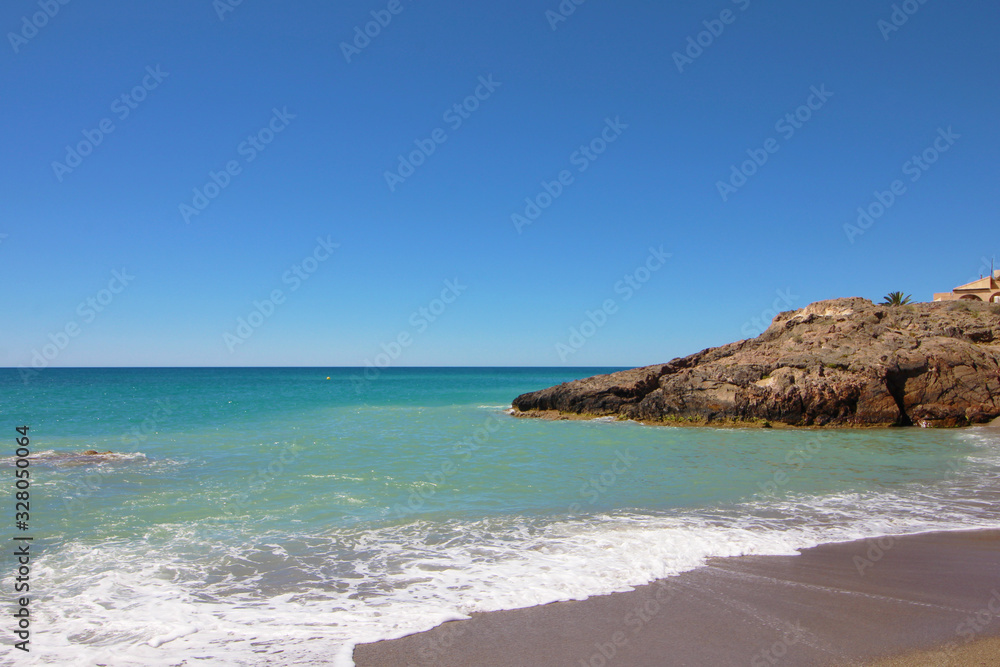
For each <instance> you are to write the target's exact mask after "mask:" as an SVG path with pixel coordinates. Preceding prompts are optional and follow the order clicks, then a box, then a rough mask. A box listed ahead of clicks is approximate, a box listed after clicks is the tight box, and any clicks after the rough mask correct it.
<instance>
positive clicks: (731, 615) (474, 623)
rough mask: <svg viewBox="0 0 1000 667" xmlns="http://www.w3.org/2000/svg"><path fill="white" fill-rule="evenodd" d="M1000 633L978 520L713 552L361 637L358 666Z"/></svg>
mask: <svg viewBox="0 0 1000 667" xmlns="http://www.w3.org/2000/svg"><path fill="white" fill-rule="evenodd" d="M997 637H1000V531H973V532H955V533H928V534H924V535H913V536H907V537H901V538H880V539H878V540H865V541H859V542H847V543H841V544H827V545H822V546H819V547H815V548H813V549H807V550H804V551H803V552H802V553H801V555H798V556H744V557H742V558H726V559H714V560H712V561H710V562H709V564H708V565H706V566H705V567H702V568H699V569H697V570H693V571H691V572H686V573H684V574H682V575H680V576H677V577H671V578H669V579H664V580H661V581H658V582H655V583H653V584H650V585H648V586H642V587H639V588H637V589H636V590H634V591H629V592H626V593H615V594H612V595H602V596H596V597H592V598H589V599H587V600H583V601H574V602H557V603H553V604H549V605H544V606H541V607H531V608H528V609H516V610H511V611H499V612H491V613H477V614H474V615H473V617H472V618H471V619H470V620H466V621H454V622H451V623H445V624H444V625H441V626H439V627H437V628H434V629H433V630H430V631H428V632H423V633H419V634H415V635H410V636H408V637H403V638H401V639H396V640H392V641H385V642H377V643H374V644H361V645H359V646H358V647H357V648H356V650H355V654H354V657H355V661H356V664H357V665H358V667H390V666H392V667H401V666H403V665H439V666H441V667H445V666H449V665H451V666H459V665H461V666H473V665H474V666H476V667H488V666H492V665H496V666H501V665H503V666H515V665H517V666H520V665H525V666H528V665H532V666H548V665H567V666H571V667H603V666H605V665H608V666H610V665H623V666H629V667H632V666H635V667H642V666H647V665H648V666H650V667H652V666H654V665H655V666H656V667H663V666H664V665H667V666H673V665H684V666H702V665H704V666H706V667H708V666H711V667H722V666H727V665H744V666H747V665H748V666H750V667H772V666H774V665H789V666H795V667H810V666H816V667H819V666H844V667H846V666H849V665H850V666H861V665H876V664H877V665H878V667H909V666H912V665H921V666H922V665H936V666H942V667H944V666H948V667H964V666H965V665H977V666H978V665H1000V642H998V641H991V640H992V639H993V638H997ZM916 651H924V652H925V653H923V654H914V652H916ZM928 651H929V652H930V653H927V652H928ZM887 658H892V659H893V660H896V662H891V661H881V662H880V660H885V659H887ZM921 660H922V661H923V662H921Z"/></svg>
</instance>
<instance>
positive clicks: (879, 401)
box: [511, 298, 1000, 427]
mask: <svg viewBox="0 0 1000 667" xmlns="http://www.w3.org/2000/svg"><path fill="white" fill-rule="evenodd" d="M995 311H997V306H996V305H995V304H987V303H983V302H971V301H951V302H936V303H918V304H912V305H908V306H896V307H893V306H883V305H875V304H873V303H872V302H871V301H868V300H867V299H861V298H846V299H833V300H830V301H819V302H817V303H813V304H810V305H809V306H806V307H805V308H802V309H801V310H796V311H789V312H785V313H781V314H780V315H778V316H777V317H775V318H774V320H773V321H772V322H771V326H770V327H769V328H768V329H767V331H765V332H764V333H762V334H761V335H760V336H758V337H756V338H752V339H748V340H742V341H738V342H735V343H730V344H728V345H723V346H721V347H715V348H709V349H707V350H702V351H701V352H698V353H696V354H692V355H690V356H688V357H683V358H679V359H674V360H673V361H671V362H670V363H667V364H660V365H655V366H646V367H643V368H635V369H632V370H627V371H621V372H618V373H612V374H610V375H598V376H595V377H591V378H586V379H583V380H576V381H574V382H567V383H563V384H561V385H559V386H557V387H550V388H548V389H543V390H541V391H535V392H531V393H528V394H523V395H521V396H518V397H517V398H516V399H515V400H514V403H513V410H512V411H511V414H514V415H516V416H545V417H556V418H571V417H572V416H609V415H610V416H615V417H618V418H622V419H635V420H639V421H643V422H662V423H673V424H685V423H688V424H720V425H721V424H747V425H750V424H758V425H763V424H765V423H771V424H784V425H789V426H834V427H842V426H890V425H896V426H909V425H913V424H916V425H920V426H966V425H969V424H979V423H985V422H988V421H990V420H992V419H993V418H995V417H997V416H998V415H1000V344H998V343H1000V314H998V312H995Z"/></svg>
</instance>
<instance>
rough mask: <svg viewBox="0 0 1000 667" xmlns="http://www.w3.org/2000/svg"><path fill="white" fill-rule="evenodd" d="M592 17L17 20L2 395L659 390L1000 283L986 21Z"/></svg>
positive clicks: (424, 5) (341, 5)
mask: <svg viewBox="0 0 1000 667" xmlns="http://www.w3.org/2000/svg"><path fill="white" fill-rule="evenodd" d="M580 1H581V0H575V2H574V0H563V2H562V3H561V4H560V2H559V0H514V1H513V2H490V3H478V2H458V1H450V2H449V1H442V0H393V1H392V2H389V1H388V0H386V1H383V0H365V1H357V0H344V1H341V2H336V3H331V2H320V1H319V0H301V1H299V2H291V3H276V2H267V1H265V0H242V2H239V3H238V4H236V2H237V0H217V1H216V2H214V3H213V1H212V0H169V1H168V0H151V1H149V2H124V1H109V2H83V1H82V0H75V1H70V0H8V1H7V2H4V3H3V5H2V8H0V28H2V31H3V33H4V43H3V44H2V45H0V72H2V75H0V76H2V78H0V81H2V90H3V95H2V96H0V114H2V118H3V120H4V122H3V123H2V124H0V145H2V153H0V155H2V160H0V188H2V189H0V234H2V235H3V236H0V274H2V280H3V285H4V287H5V289H3V291H2V296H0V298H2V301H3V307H2V312H3V326H2V327H0V365H4V366H9V367H16V366H18V365H25V366H30V365H31V363H32V360H33V359H34V361H35V363H36V365H45V366H132V365H136V366H171V365H185V366H192V365H193V366H202V365H205V366H230V365H232V366H257V365H310V366H311V365H317V366H360V365H364V364H365V363H366V361H369V362H372V363H375V362H376V361H377V355H378V354H380V353H382V354H385V355H386V356H385V357H383V358H382V359H381V361H382V362H383V363H391V364H392V365H394V366H421V365H460V366H461V365H555V366H559V365H572V366H587V365H609V366H619V365H620V366H631V365H641V364H650V363H657V362H663V361H667V360H669V359H671V358H673V357H675V356H680V355H684V354H688V353H691V352H695V351H697V350H699V349H702V348H704V347H708V346H711V345H718V344H722V343H725V342H729V341H731V340H736V339H739V338H744V337H746V336H747V335H752V334H755V333H757V332H758V331H759V329H760V327H759V326H758V325H757V324H755V323H754V318H758V319H760V318H762V317H763V318H764V319H769V318H770V315H771V313H768V312H767V311H769V310H770V309H771V308H773V307H774V306H775V305H776V302H777V305H778V306H779V308H778V310H787V309H791V308H799V307H802V306H805V305H806V304H808V303H810V302H812V301H816V300H820V299H828V298H833V297H839V296H863V297H867V298H871V299H876V300H878V299H880V298H881V297H882V296H883V295H884V294H885V293H887V292H889V291H893V290H903V291H905V292H906V293H912V294H913V295H914V297H915V299H916V300H930V299H931V297H932V293H933V292H935V291H947V290H949V289H951V288H952V287H954V286H955V285H957V284H959V283H963V282H967V281H969V280H971V279H974V278H976V277H978V275H979V274H980V273H982V272H983V269H982V258H983V257H986V258H987V262H988V260H989V258H991V257H992V256H993V255H994V254H995V253H997V248H998V245H1000V244H998V243H997V241H996V234H995V233H996V230H997V223H998V221H1000V197H998V195H1000V187H998V185H1000V180H998V179H1000V150H998V148H1000V123H998V122H997V119H998V118H1000V85H998V84H1000V76H998V70H997V63H998V62H1000V39H997V35H998V34H1000V5H998V4H997V3H988V2H976V3H973V2H945V1H944V0H925V1H923V2H918V1H917V0H908V1H907V2H903V3H898V4H896V6H895V8H894V5H893V3H892V2H888V1H886V2H877V1H876V2H873V1H872V0H841V1H839V2H822V3H815V2H801V1H793V0H778V1H772V2H763V1H762V0H705V1H701V0H697V1H691V2H684V3H680V2H652V1H634V2H628V1H626V2H610V1H609V0H586V1H584V2H582V3H581V4H576V2H580ZM64 3H65V4H64ZM366 32H367V33H368V34H367V35H366V34H365V33H366ZM372 35H374V36H372ZM456 105H458V106H457V108H456ZM788 114H791V116H790V117H789V116H787V115H788ZM109 130H110V131H109ZM914 157H916V158H917V160H916V161H914ZM748 161H749V162H748ZM744 163H745V164H744ZM734 169H735V173H734ZM894 190H895V192H894ZM880 199H881V200H882V201H881V202H879V200H880ZM535 207H537V208H535ZM859 207H863V208H864V209H866V210H868V211H869V214H870V215H871V217H870V218H863V219H862V220H861V224H860V225H859V221H858V218H859V213H858V208H859ZM845 225H846V226H847V227H845ZM666 255H669V257H666ZM998 259H1000V258H998ZM987 266H988V264H987ZM296 267H297V268H296ZM987 270H988V269H987ZM115 272H118V273H117V274H116V273H115ZM626 277H627V279H626ZM446 281H450V282H446ZM629 282H631V283H633V285H634V287H633V286H630V284H629ZM276 291H277V292H276ZM272 296H277V297H278V298H277V299H275V300H274V301H271V298H272ZM255 302H256V305H255ZM421 309H424V311H423V312H421ZM254 313H256V314H254ZM588 313H590V315H589V316H588ZM241 318H242V321H243V322H245V324H241ZM588 322H592V324H587V323H588ZM574 329H575V330H576V331H577V332H578V333H577V334H573V330H574ZM394 341H400V342H401V343H402V344H400V342H396V343H394ZM396 345H399V347H398V348H397V347H396ZM46 346H48V347H46ZM560 346H561V347H560ZM390 357H391V359H390Z"/></svg>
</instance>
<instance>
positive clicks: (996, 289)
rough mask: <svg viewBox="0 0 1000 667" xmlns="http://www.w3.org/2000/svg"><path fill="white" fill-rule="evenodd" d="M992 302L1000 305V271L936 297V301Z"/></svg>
mask: <svg viewBox="0 0 1000 667" xmlns="http://www.w3.org/2000/svg"><path fill="white" fill-rule="evenodd" d="M962 299H965V300H967V301H990V302H992V303H1000V271H994V272H993V275H990V276H987V277H986V278H980V279H979V280H973V281H972V282H971V283H966V284H965V285H959V286H958V287H956V288H955V289H953V290H952V291H950V292H941V293H938V294H935V295H934V300H935V301H959V300H962Z"/></svg>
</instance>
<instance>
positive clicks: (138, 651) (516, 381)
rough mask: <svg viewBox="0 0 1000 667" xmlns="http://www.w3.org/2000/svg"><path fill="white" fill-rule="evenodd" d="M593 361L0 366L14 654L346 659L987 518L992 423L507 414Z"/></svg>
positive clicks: (992, 473)
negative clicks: (705, 573)
mask: <svg viewBox="0 0 1000 667" xmlns="http://www.w3.org/2000/svg"><path fill="white" fill-rule="evenodd" d="M607 370H609V369H388V370H382V371H380V373H379V375H378V376H377V377H372V378H370V379H367V380H364V379H362V381H359V380H358V377H359V371H357V370H353V369H50V370H46V371H45V372H43V373H41V374H40V375H39V376H38V377H37V378H35V379H33V380H32V381H31V382H30V383H29V384H27V385H25V384H23V383H22V382H21V381H20V379H19V378H18V376H17V374H16V372H14V371H8V372H6V373H5V374H3V375H0V406H2V410H0V415H2V419H0V425H2V424H5V425H6V426H4V427H2V428H7V429H8V444H9V446H8V447H7V449H8V450H9V454H7V456H8V458H5V459H3V466H4V471H6V472H4V474H8V475H10V476H11V479H12V478H13V477H12V475H13V459H12V458H10V456H11V455H12V454H13V448H14V437H15V435H16V434H15V432H14V428H15V426H18V425H21V424H27V425H29V426H30V428H31V430H30V435H31V438H32V449H33V452H34V457H33V459H32V466H31V470H32V472H33V483H34V484H33V487H32V530H31V534H32V535H33V536H34V537H35V540H36V547H35V548H36V551H37V552H39V553H40V554H41V556H40V558H39V559H38V560H37V561H36V562H35V564H34V569H33V577H37V581H38V582H39V583H38V590H39V591H40V593H39V598H38V601H37V603H36V604H35V608H34V610H33V613H35V614H36V617H35V619H34V625H33V629H34V633H35V634H34V635H33V651H32V654H31V655H32V658H31V661H33V662H35V663H38V664H50V663H51V664H56V663H58V664H81V665H83V664H88V665H89V664H95V663H98V662H108V664H150V665H157V664H163V665H167V664H177V663H178V662H179V661H180V659H181V658H188V659H192V660H193V659H194V658H198V659H199V660H200V664H248V665H249V664H254V665H255V664H267V663H269V662H270V663H278V664H286V663H287V664H328V663H329V662H330V661H331V660H334V658H336V660H337V661H339V662H340V664H350V651H351V647H352V646H353V644H354V643H356V642H359V641H372V640H375V639H379V638H387V637H393V636H399V635H401V634H407V633H409V632H413V631H416V630H421V629H425V628H428V627H431V626H432V625H434V624H436V623H439V622H442V621H444V620H447V619H453V618H462V617H465V616H466V615H468V614H469V613H471V612H473V611H485V610H491V609H505V608H515V607H522V606H528V605H532V604H540V603H545V602H550V601H553V600H560V599H580V598H584V597H587V596H588V595H593V594H600V593H607V592H611V591H616V590H627V589H628V588H629V587H631V586H634V585H637V584H641V583H646V582H648V581H651V580H653V579H655V578H657V577H663V576H669V575H671V574H675V573H678V572H681V571H684V570H687V569H691V568H693V567H697V566H698V565H699V564H701V563H703V562H704V560H705V559H706V558H707V557H711V556H728V555H740V554H745V553H795V550H796V549H797V548H801V547H807V546H812V545H815V544H818V543H822V542H829V541H837V540H845V539H854V538H859V537H867V536H874V535H882V534H898V533H911V532H920V531H925V530H940V529H945V530H947V529H959V528H975V527H1000V510H997V509H996V508H997V507H998V504H997V502H996V501H997V500H998V498H997V497H996V496H997V493H996V491H995V490H994V489H991V488H990V487H991V485H992V484H991V482H992V480H993V479H995V478H996V474H997V472H1000V442H998V438H997V437H996V436H995V435H993V431H990V430H987V429H970V430H965V431H932V430H921V429H891V430H865V431H846V430H845V431H792V430H779V429H771V430H716V429H683V428H656V427H646V426H642V425H639V424H635V423H630V422H614V421H610V420H595V421H563V422H547V421H539V420H530V419H528V420H526V419H515V418H512V417H510V416H509V415H507V413H506V411H507V410H508V409H509V407H510V402H511V400H512V399H513V398H514V397H515V396H517V395H518V394H520V393H522V392H525V391H530V390H534V389H539V388H542V387H546V386H549V385H553V384H558V383H560V382H564V381H568V380H571V379H575V378H579V377H586V376H589V375H593V374H595V373H597V372H606V371H607ZM85 450H98V451H105V450H111V451H112V452H114V454H113V455H110V456H105V457H94V456H85V455H82V454H81V453H82V452H83V451H85ZM8 532H11V533H12V532H13V527H12V526H11V527H10V529H9V530H8ZM8 569H9V568H8ZM3 586H4V587H5V590H11V587H12V582H11V581H10V576H9V575H8V576H7V577H6V579H5V581H4V583H3ZM282 651H284V653H281V652H282ZM291 655H294V656H295V658H294V661H292V659H291V658H290V657H289V656H291Z"/></svg>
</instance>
